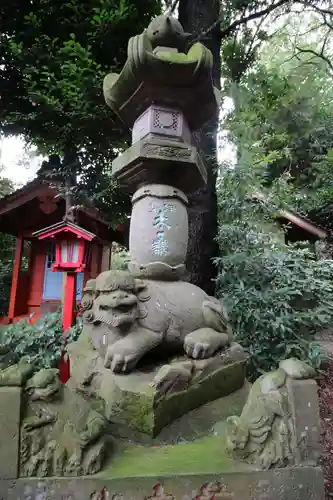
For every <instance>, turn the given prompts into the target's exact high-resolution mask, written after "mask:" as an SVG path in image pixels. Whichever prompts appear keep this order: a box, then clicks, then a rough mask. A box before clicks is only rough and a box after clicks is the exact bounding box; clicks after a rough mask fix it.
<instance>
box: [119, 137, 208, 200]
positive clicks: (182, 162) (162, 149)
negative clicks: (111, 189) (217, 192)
mask: <svg viewBox="0 0 333 500" xmlns="http://www.w3.org/2000/svg"><path fill="white" fill-rule="evenodd" d="M112 174H113V175H114V176H115V178H117V179H118V181H119V182H120V184H122V185H124V186H126V189H128V190H129V192H134V191H135V190H136V189H137V188H138V186H140V185H141V184H168V185H171V186H173V187H175V188H177V189H180V190H182V191H184V192H185V193H191V192H193V191H194V190H196V189H197V188H198V187H201V186H203V185H204V184H205V183H206V182H207V171H206V167H205V165H204V163H203V160H202V159H201V156H200V155H199V153H198V151H197V149H196V148H195V147H194V146H191V145H190V144H184V143H181V142H177V141H175V140H170V139H169V140H167V139H161V138H156V137H146V138H145V139H142V140H141V141H137V142H136V143H134V144H133V146H131V147H130V148H128V149H126V151H124V153H122V154H121V155H120V156H118V157H117V158H116V159H115V160H114V161H113V162H112Z"/></svg>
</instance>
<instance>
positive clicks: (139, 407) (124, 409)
mask: <svg viewBox="0 0 333 500" xmlns="http://www.w3.org/2000/svg"><path fill="white" fill-rule="evenodd" d="M110 414H111V415H112V421H113V422H120V423H122V424H126V425H127V426H128V427H131V428H132V429H136V430H138V431H140V432H142V433H144V434H148V435H152V434H153V429H154V412H153V409H152V398H151V397H150V396H148V395H144V394H140V393H139V394H135V393H133V392H132V393H127V394H126V395H125V394H123V395H122V398H121V399H120V404H118V405H114V406H113V407H112V411H111V412H110Z"/></svg>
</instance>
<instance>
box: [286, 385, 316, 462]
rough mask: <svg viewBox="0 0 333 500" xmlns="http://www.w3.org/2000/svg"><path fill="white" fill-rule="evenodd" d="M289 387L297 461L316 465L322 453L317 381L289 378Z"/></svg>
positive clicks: (294, 451) (294, 448)
mask: <svg viewBox="0 0 333 500" xmlns="http://www.w3.org/2000/svg"><path fill="white" fill-rule="evenodd" d="M287 387H288V396H289V401H290V405H291V413H292V418H293V425H294V434H295V435H294V440H295V442H294V447H293V453H294V458H295V462H296V464H297V465H298V464H302V465H303V464H304V465H316V464H317V463H318V460H319V458H320V454H321V450H320V420H319V406H318V395H317V383H316V381H315V380H311V379H310V380H293V379H289V380H288V382H287Z"/></svg>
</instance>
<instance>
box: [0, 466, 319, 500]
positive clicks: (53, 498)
mask: <svg viewBox="0 0 333 500" xmlns="http://www.w3.org/2000/svg"><path fill="white" fill-rule="evenodd" d="M198 460H204V457H198ZM0 498H4V499H6V500H28V499H29V500H42V499H43V500H44V499H48V500H65V499H66V500H103V499H104V500H107V499H108V498H110V499H111V498H113V499H115V500H125V499H126V500H148V499H151V500H153V499H157V498H159V499H161V500H191V499H193V498H196V499H197V500H212V499H213V498H216V499H217V500H324V481H323V475H322V472H321V470H320V469H318V468H315V467H300V468H297V467H296V468H286V469H274V470H268V471H248V472H231V473H230V472H229V473H225V472H223V471H221V473H220V474H188V475H181V474H179V475H171V476H170V475H165V476H163V475H158V476H156V475H155V474H154V475H151V476H150V477H120V478H119V477H118V478H110V477H105V476H104V477H101V476H97V477H96V476H95V477H94V478H87V477H85V478H84V477H80V478H50V479H45V478H43V479H26V478H24V479H19V480H18V481H17V482H16V483H13V482H12V481H2V482H1V484H0Z"/></svg>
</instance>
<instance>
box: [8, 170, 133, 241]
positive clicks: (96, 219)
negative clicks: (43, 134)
mask: <svg viewBox="0 0 333 500" xmlns="http://www.w3.org/2000/svg"><path fill="white" fill-rule="evenodd" d="M65 211H66V202H65V198H64V196H63V195H61V193H59V192H58V189H57V186H56V185H55V184H54V183H51V182H48V181H45V180H43V179H41V178H38V177H37V178H36V179H34V180H33V181H31V182H28V183H27V184H26V185H25V186H23V187H21V188H19V189H17V190H16V191H14V192H13V193H11V194H9V195H7V196H5V197H4V198H1V199H0V232H3V233H8V234H13V235H16V236H17V235H19V234H23V235H24V236H25V237H29V235H32V234H33V233H34V232H36V231H38V230H40V229H42V228H44V227H47V226H51V225H52V224H56V223H58V222H60V221H62V219H63V217H64V215H65ZM77 218H78V223H79V224H80V226H82V227H83V228H84V229H86V230H87V231H90V232H92V233H96V235H97V236H98V237H99V238H100V239H102V240H104V241H116V242H119V243H123V241H122V240H123V238H124V236H123V235H122V233H121V232H120V231H117V230H113V229H112V228H110V227H109V224H108V223H107V222H106V221H105V220H103V215H102V213H101V212H100V211H99V210H98V209H97V208H95V207H94V206H79V207H78V209H77Z"/></svg>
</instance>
